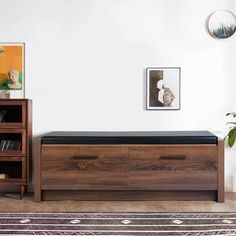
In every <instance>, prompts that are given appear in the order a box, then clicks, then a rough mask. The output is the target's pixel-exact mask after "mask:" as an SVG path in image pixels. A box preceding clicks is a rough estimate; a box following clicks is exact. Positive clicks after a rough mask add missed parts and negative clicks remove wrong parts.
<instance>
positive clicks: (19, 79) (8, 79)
mask: <svg viewBox="0 0 236 236" xmlns="http://www.w3.org/2000/svg"><path fill="white" fill-rule="evenodd" d="M0 98H25V43H0Z"/></svg>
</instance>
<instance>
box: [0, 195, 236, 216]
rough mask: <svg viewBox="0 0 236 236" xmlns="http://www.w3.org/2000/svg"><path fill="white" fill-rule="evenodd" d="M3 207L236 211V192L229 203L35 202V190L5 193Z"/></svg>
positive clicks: (91, 210)
mask: <svg viewBox="0 0 236 236" xmlns="http://www.w3.org/2000/svg"><path fill="white" fill-rule="evenodd" d="M16 196H17V195H16ZM0 211H32V212H35V211H41V212H62V211H63V212H122V211H123V212H128V211H130V212H236V193H226V200H225V203H217V202H211V201H178V202H177V201H170V202H166V201H43V202H40V203H35V202H34V201H33V195H32V194H31V195H27V196H25V197H24V198H23V200H19V199H13V198H9V197H5V196H1V197H0Z"/></svg>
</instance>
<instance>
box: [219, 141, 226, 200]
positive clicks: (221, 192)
mask: <svg viewBox="0 0 236 236" xmlns="http://www.w3.org/2000/svg"><path fill="white" fill-rule="evenodd" d="M217 180H218V192H217V201H218V202H221V203H222V202H224V199H225V186H224V140H221V139H219V140H218V178H217Z"/></svg>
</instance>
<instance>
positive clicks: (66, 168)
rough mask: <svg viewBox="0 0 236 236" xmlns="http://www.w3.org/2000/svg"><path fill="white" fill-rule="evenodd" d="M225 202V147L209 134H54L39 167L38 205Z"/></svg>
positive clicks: (45, 141) (43, 145)
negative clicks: (62, 201) (51, 202)
mask: <svg viewBox="0 0 236 236" xmlns="http://www.w3.org/2000/svg"><path fill="white" fill-rule="evenodd" d="M42 199H44V200H57V199H58V200H59V199H78V200H215V201H218V202H223V201H224V144H223V141H221V140H218V138H217V137H216V136H215V135H213V134H211V133H210V132H207V131H189V132H186V131H185V132H183V131H176V132H167V131H166V132H52V133H49V134H47V135H45V136H43V137H42V139H41V155H40V156H39V157H38V158H37V160H36V163H35V201H41V200H42Z"/></svg>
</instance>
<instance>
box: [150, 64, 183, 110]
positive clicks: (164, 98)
mask: <svg viewBox="0 0 236 236" xmlns="http://www.w3.org/2000/svg"><path fill="white" fill-rule="evenodd" d="M180 76H181V69H180V67H150V68H146V79H147V98H146V101H147V110H179V109H180Z"/></svg>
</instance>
